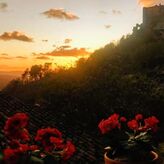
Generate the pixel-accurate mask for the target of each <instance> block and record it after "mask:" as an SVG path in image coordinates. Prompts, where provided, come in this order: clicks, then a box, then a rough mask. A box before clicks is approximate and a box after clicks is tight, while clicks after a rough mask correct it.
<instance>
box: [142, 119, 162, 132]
mask: <svg viewBox="0 0 164 164" xmlns="http://www.w3.org/2000/svg"><path fill="white" fill-rule="evenodd" d="M144 121H145V127H146V128H148V129H149V128H150V129H152V131H153V132H156V131H157V130H158V123H159V120H158V119H157V118H156V117H155V116H151V117H149V118H146V119H145V120H144Z"/></svg>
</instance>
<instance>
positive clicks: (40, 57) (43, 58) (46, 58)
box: [35, 55, 51, 60]
mask: <svg viewBox="0 0 164 164" xmlns="http://www.w3.org/2000/svg"><path fill="white" fill-rule="evenodd" d="M35 59H39V60H51V58H49V57H48V56H44V55H42V56H38V57H36V58H35Z"/></svg>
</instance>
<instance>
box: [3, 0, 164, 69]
mask: <svg viewBox="0 0 164 164" xmlns="http://www.w3.org/2000/svg"><path fill="white" fill-rule="evenodd" d="M159 3H164V0H0V20H1V21H0V71H22V70H24V69H25V68H27V67H30V66H31V65H33V64H43V63H45V62H49V63H53V64H54V65H55V64H60V65H61V64H62V65H70V64H71V63H73V62H74V61H75V60H77V59H78V58H80V57H87V56H88V55H89V54H90V53H91V52H93V51H94V50H95V49H98V48H100V47H103V46H104V45H105V44H108V43H109V42H111V41H117V40H118V39H119V38H120V37H121V36H122V35H126V34H128V33H131V32H132V28H133V26H135V24H136V23H141V22H142V6H152V5H154V4H159Z"/></svg>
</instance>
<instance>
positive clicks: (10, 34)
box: [0, 31, 33, 42]
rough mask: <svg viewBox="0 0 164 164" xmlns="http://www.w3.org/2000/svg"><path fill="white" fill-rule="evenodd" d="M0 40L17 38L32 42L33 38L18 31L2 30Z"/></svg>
mask: <svg viewBox="0 0 164 164" xmlns="http://www.w3.org/2000/svg"><path fill="white" fill-rule="evenodd" d="M0 40H4V41H8V40H19V41H24V42H33V39H32V38H31V37H29V36H27V35H25V34H23V33H21V32H18V31H13V32H4V33H3V34H2V35H0Z"/></svg>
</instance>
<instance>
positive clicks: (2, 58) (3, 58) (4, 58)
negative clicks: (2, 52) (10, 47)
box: [0, 56, 13, 60]
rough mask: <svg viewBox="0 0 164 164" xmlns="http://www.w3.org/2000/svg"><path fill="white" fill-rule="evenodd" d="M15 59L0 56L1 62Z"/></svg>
mask: <svg viewBox="0 0 164 164" xmlns="http://www.w3.org/2000/svg"><path fill="white" fill-rule="evenodd" d="M10 59H13V58H12V57H8V56H0V60H10Z"/></svg>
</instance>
